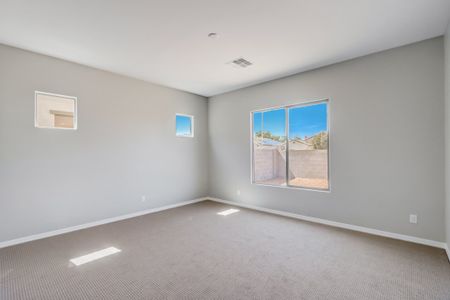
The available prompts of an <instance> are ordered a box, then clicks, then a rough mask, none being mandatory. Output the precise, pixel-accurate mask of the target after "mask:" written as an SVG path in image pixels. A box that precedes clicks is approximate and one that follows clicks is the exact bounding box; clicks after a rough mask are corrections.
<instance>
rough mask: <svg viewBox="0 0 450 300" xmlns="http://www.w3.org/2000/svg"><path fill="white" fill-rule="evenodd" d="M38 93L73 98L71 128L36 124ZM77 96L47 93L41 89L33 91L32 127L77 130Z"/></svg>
mask: <svg viewBox="0 0 450 300" xmlns="http://www.w3.org/2000/svg"><path fill="white" fill-rule="evenodd" d="M38 95H47V96H54V97H59V98H65V99H70V100H73V102H74V110H73V128H66V127H50V126H39V124H38V120H37V119H38V118H37V115H38V103H37V101H38V100H37V98H38ZM77 107H78V98H77V97H75V96H67V95H61V94H54V93H47V92H41V91H34V127H36V128H44V129H58V130H77V129H78V109H77Z"/></svg>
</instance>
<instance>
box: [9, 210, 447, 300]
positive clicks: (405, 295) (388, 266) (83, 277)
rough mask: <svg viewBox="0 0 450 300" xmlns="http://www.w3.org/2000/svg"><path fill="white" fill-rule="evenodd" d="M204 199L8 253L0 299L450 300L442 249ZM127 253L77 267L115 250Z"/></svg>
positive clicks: (50, 239) (16, 247)
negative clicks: (88, 257)
mask: <svg viewBox="0 0 450 300" xmlns="http://www.w3.org/2000/svg"><path fill="white" fill-rule="evenodd" d="M227 208H230V207H229V206H226V205H222V204H217V203H213V202H202V203H198V204H194V205H189V206H185V207H180V208H176V209H172V210H168V211H164V212H160V213H156V214H150V215H146V216H142V217H137V218H134V219H130V220H125V221H121V222H116V223H112V224H108V225H103V226H98V227H95V228H91V229H86V230H81V231H77V232H73V233H69V234H65V235H60V236H56V237H52V238H48V239H43V240H39V241H34V242H31V243H27V244H22V245H18V246H14V247H9V248H4V249H1V250H0V280H1V281H0V299H2V300H3V299H358V300H362V299H396V300H398V299H421V300H422V299H450V264H449V263H448V262H447V258H446V256H445V253H444V251H443V250H440V249H436V248H431V247H426V246H421V245H415V244H411V243H407V242H402V241H397V240H391V239H387V238H381V237H375V236H371V235H367V234H362V233H355V232H351V231H346V230H341V229H336V228H331V227H327V226H322V225H317V224H312V223H308V222H302V221H298V220H294V219H289V218H284V217H279V216H274V215H270V214H264V213H259V212H255V211H251V210H245V209H241V208H239V209H240V212H237V213H235V214H231V215H228V216H220V215H217V214H216V213H217V212H219V211H222V210H224V209H227ZM111 246H113V247H116V248H119V249H121V250H122V251H121V252H120V253H116V254H113V255H111V256H108V257H104V258H102V259H99V260H96V261H93V262H90V263H87V264H84V265H81V266H75V265H73V264H72V263H71V262H70V261H69V260H70V259H71V258H74V257H78V256H81V255H85V254H87V253H90V252H93V251H96V250H100V249H103V248H107V247H111Z"/></svg>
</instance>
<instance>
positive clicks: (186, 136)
mask: <svg viewBox="0 0 450 300" xmlns="http://www.w3.org/2000/svg"><path fill="white" fill-rule="evenodd" d="M177 116H180V117H188V118H189V119H190V120H191V134H190V135H179V134H178V133H177ZM194 128H195V127H194V116H193V115H186V114H179V113H176V114H175V136H176V137H185V138H193V137H194Z"/></svg>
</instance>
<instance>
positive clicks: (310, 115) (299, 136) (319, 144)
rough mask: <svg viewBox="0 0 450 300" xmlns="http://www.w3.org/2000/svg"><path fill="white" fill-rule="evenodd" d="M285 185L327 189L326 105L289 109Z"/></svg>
mask: <svg viewBox="0 0 450 300" xmlns="http://www.w3.org/2000/svg"><path fill="white" fill-rule="evenodd" d="M289 185H292V186H298V187H304V188H315V189H328V118H327V103H320V104H314V105H308V106H298V107H293V108H290V109H289Z"/></svg>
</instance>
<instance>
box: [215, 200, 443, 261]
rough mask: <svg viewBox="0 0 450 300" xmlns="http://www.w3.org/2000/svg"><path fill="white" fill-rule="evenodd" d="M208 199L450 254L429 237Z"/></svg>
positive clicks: (439, 243)
mask: <svg viewBox="0 0 450 300" xmlns="http://www.w3.org/2000/svg"><path fill="white" fill-rule="evenodd" d="M208 199H209V200H211V201H215V202H220V203H224V204H228V205H233V206H240V207H244V208H249V209H253V210H258V211H262V212H267V213H271V214H275V215H280V216H285V217H290V218H294V219H299V220H303V221H309V222H314V223H319V224H324V225H329V226H333V227H339V228H344V229H349V230H353V231H359V232H364V233H369V234H373V235H378V236H383V237H388V238H393V239H397V240H402V241H408V242H413V243H416V244H422V245H427V246H432V247H436V248H441V249H446V250H447V255H449V252H450V251H449V250H448V247H447V244H446V243H443V242H438V241H433V240H427V239H423V238H418V237H415V236H410V235H404V234H399V233H393V232H388V231H382V230H378V229H372V228H367V227H362V226H356V225H350V224H346V223H340V222H335V221H329V220H325V219H320V218H315V217H309V216H304V215H300V214H295V213H289V212H284V211H280V210H274V209H269V208H264V207H259V206H254V205H249V204H244V203H238V202H234V201H227V200H223V199H219V198H214V197H208ZM449 258H450V255H449Z"/></svg>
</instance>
